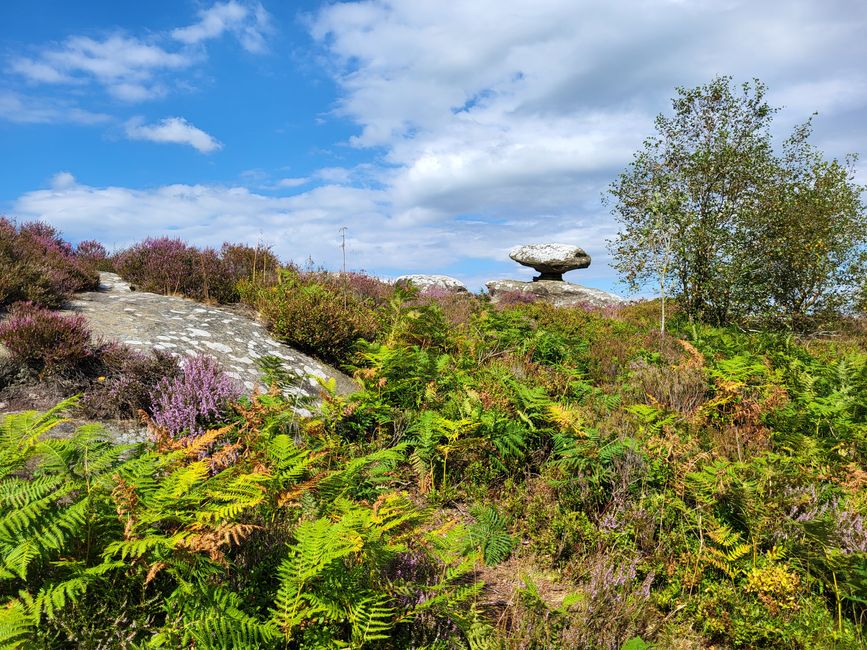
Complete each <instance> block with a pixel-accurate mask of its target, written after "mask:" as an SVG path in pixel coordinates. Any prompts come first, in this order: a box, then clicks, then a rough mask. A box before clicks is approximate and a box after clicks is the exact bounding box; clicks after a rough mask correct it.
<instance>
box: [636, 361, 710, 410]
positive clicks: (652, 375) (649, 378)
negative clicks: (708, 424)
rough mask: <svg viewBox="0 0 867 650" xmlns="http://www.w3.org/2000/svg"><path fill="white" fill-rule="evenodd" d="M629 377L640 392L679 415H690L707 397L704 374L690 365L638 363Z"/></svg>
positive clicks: (706, 383) (706, 381)
mask: <svg viewBox="0 0 867 650" xmlns="http://www.w3.org/2000/svg"><path fill="white" fill-rule="evenodd" d="M632 379H633V381H635V383H636V384H637V386H638V388H639V389H640V391H641V394H642V396H646V397H647V398H648V399H649V400H650V401H651V402H652V403H655V404H661V405H662V406H664V407H665V408H667V409H671V410H674V411H677V412H678V413H681V414H683V415H692V414H693V413H695V411H696V410H697V409H698V407H699V406H701V405H702V404H704V403H705V401H706V400H707V395H708V380H707V376H706V375H705V373H704V370H702V369H701V368H696V367H694V366H653V365H646V364H641V365H640V366H639V367H638V368H637V369H636V370H635V371H634V372H633V374H632Z"/></svg>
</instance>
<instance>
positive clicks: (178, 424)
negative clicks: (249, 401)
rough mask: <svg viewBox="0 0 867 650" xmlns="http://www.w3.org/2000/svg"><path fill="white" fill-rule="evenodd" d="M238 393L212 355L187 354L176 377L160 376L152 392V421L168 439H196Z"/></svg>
mask: <svg viewBox="0 0 867 650" xmlns="http://www.w3.org/2000/svg"><path fill="white" fill-rule="evenodd" d="M240 394H241V390H240V388H239V387H238V386H237V385H236V383H235V382H234V381H233V380H232V379H231V378H230V377H229V376H228V375H226V373H225V371H224V370H223V369H222V368H220V366H219V364H218V363H217V362H216V361H214V359H213V358H212V357H209V356H206V355H201V354H200V355H197V356H195V357H189V358H187V359H185V360H184V363H183V366H182V370H181V372H180V374H179V375H178V376H175V377H168V376H166V377H163V378H161V379H160V381H159V382H158V383H157V385H156V386H155V387H154V389H153V391H152V392H151V395H150V401H151V403H152V405H153V406H152V408H151V412H152V421H153V423H154V424H155V425H156V427H157V428H158V429H159V430H160V433H164V434H165V435H168V436H169V437H171V438H175V439H177V438H180V437H182V434H185V435H186V436H188V437H190V438H197V437H199V436H201V435H202V434H203V433H204V432H205V429H206V428H207V425H213V424H216V423H217V422H219V420H220V419H221V417H222V416H224V415H225V414H226V412H227V410H228V407H229V405H230V403H231V402H232V401H234V400H236V399H237V398H238V397H239V396H240Z"/></svg>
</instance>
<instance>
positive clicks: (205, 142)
mask: <svg viewBox="0 0 867 650" xmlns="http://www.w3.org/2000/svg"><path fill="white" fill-rule="evenodd" d="M126 135H127V137H128V138H129V139H130V140H149V141H150V142H168V143H174V144H187V145H190V146H191V147H193V148H194V149H195V150H196V151H198V152H199V153H212V152H214V151H217V150H218V149H221V148H222V147H223V145H222V144H221V143H220V142H219V141H218V140H216V139H215V138H214V137H213V136H212V135H210V134H208V133H205V132H204V131H202V130H201V129H199V128H197V127H195V126H193V125H192V124H190V123H189V122H187V121H186V120H185V119H184V118H182V117H167V118H165V119H164V120H163V121H162V122H160V123H159V124H143V123H142V120H141V118H137V119H133V120H130V121H129V122H127V124H126Z"/></svg>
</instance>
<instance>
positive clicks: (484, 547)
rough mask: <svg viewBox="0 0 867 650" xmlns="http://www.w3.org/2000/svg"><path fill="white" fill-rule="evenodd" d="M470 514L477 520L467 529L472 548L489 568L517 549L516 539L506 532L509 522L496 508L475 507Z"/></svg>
mask: <svg viewBox="0 0 867 650" xmlns="http://www.w3.org/2000/svg"><path fill="white" fill-rule="evenodd" d="M470 514H471V515H472V516H473V519H474V520H475V521H474V522H473V523H472V524H470V525H469V526H468V529H467V530H468V533H469V534H468V543H469V546H470V548H472V549H473V550H476V551H478V552H479V554H480V555H481V557H482V559H483V560H484V562H485V564H487V565H488V566H493V565H495V564H499V563H500V562H502V561H503V560H505V559H506V558H508V557H509V555H510V554H511V553H512V549H514V548H515V539H514V538H513V537H512V536H511V535H509V533H508V532H507V531H506V528H507V524H508V522H507V521H506V520H505V519H504V518H503V517H502V516H501V515H500V513H499V512H497V510H496V508H493V507H491V506H475V507H474V508H472V509H471V510H470Z"/></svg>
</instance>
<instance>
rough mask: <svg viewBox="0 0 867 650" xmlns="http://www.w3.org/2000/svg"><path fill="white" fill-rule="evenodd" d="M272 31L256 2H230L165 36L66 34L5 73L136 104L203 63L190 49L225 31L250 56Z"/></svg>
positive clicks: (202, 54)
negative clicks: (90, 89) (92, 87)
mask: <svg viewBox="0 0 867 650" xmlns="http://www.w3.org/2000/svg"><path fill="white" fill-rule="evenodd" d="M271 31H272V27H271V18H270V15H269V14H268V12H267V11H266V10H265V8H264V7H263V6H262V5H261V4H260V3H258V2H255V3H240V2H237V0H230V1H229V2H224V3H218V4H215V5H213V6H212V7H210V8H209V9H204V10H202V11H200V12H199V21H198V22H196V23H194V24H192V25H190V26H188V27H183V28H178V29H174V30H171V32H170V33H167V34H153V35H149V36H148V37H146V38H139V37H136V36H133V35H130V34H127V33H125V32H122V31H117V32H115V33H113V34H110V35H108V36H106V37H103V38H92V37H90V36H70V37H69V38H67V39H65V40H64V41H62V42H61V43H56V44H51V45H46V46H43V47H41V48H39V49H38V50H37V52H36V53H35V54H33V55H29V56H25V55H20V56H14V57H12V58H11V59H10V60H9V61H8V65H7V69H8V70H9V71H10V72H12V73H13V74H16V75H19V76H21V77H23V78H24V79H26V80H27V81H28V82H30V83H31V84H48V85H86V84H92V83H95V84H98V85H100V86H102V87H103V88H105V90H106V91H107V92H108V93H109V95H111V96H112V97H114V98H115V99H118V100H121V101H124V102H129V103H137V102H142V101H147V100H153V99H157V98H160V97H164V96H165V95H167V94H168V92H169V91H170V89H171V87H172V83H171V77H170V75H171V74H177V73H180V72H181V71H183V70H185V69H188V68H191V67H193V66H195V65H197V64H200V63H202V62H203V61H205V60H206V52H205V50H204V49H202V48H194V47H190V46H193V45H197V44H200V43H203V42H204V41H207V40H209V39H213V38H217V37H219V36H221V35H222V34H223V33H226V32H228V33H231V34H232V35H234V36H235V38H237V39H238V41H239V42H240V43H241V46H242V47H243V48H244V49H245V50H247V51H248V52H252V53H262V52H264V51H265V50H266V49H267V48H266V41H265V38H266V36H267V35H268V34H269V33H271Z"/></svg>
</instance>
